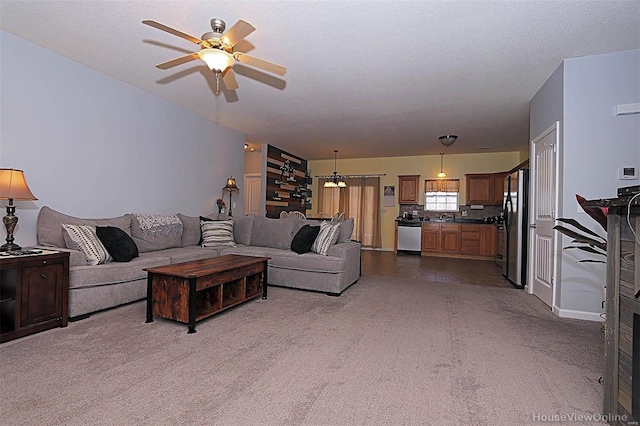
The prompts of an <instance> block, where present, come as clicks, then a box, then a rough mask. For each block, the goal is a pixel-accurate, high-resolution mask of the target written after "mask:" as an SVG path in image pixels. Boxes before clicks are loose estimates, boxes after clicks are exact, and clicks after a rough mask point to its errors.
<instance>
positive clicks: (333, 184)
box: [324, 149, 347, 188]
mask: <svg viewBox="0 0 640 426" xmlns="http://www.w3.org/2000/svg"><path fill="white" fill-rule="evenodd" d="M333 152H334V158H333V177H332V178H331V179H330V180H327V181H326V182H325V183H324V187H325V188H346V187H347V183H346V182H345V181H344V178H343V177H342V176H338V168H337V162H338V150H337V149H334V150H333Z"/></svg>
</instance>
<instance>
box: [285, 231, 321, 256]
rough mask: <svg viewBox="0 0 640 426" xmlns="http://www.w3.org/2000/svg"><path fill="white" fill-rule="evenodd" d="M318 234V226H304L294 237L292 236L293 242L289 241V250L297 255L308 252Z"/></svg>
mask: <svg viewBox="0 0 640 426" xmlns="http://www.w3.org/2000/svg"><path fill="white" fill-rule="evenodd" d="M319 232H320V227H319V226H309V225H304V226H303V227H302V228H300V230H299V231H298V232H297V233H296V235H294V237H293V240H292V241H291V250H293V251H295V252H296V253H298V254H302V253H308V252H310V251H311V246H312V245H313V242H314V241H315V240H316V237H317V236H318V233H319Z"/></svg>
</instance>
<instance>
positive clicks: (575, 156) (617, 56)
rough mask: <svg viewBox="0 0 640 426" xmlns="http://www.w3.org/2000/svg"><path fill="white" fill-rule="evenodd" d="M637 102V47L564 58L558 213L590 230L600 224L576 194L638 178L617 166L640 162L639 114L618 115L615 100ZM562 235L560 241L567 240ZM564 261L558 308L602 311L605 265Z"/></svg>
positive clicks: (611, 192) (609, 194)
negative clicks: (561, 194) (620, 172)
mask: <svg viewBox="0 0 640 426" xmlns="http://www.w3.org/2000/svg"><path fill="white" fill-rule="evenodd" d="M638 102H640V50H629V51H624V52H616V53H610V54H604V55H594V56H584V57H580V58H572V59H567V60H565V61H564V119H565V122H564V148H563V150H564V160H563V163H562V167H563V171H564V172H563V173H564V176H563V181H562V186H563V191H564V195H565V196H564V197H563V202H562V206H561V211H560V212H559V213H560V214H561V215H562V216H563V217H573V218H575V219H576V220H578V221H579V222H580V223H582V224H584V225H586V226H588V227H589V228H591V229H592V230H594V231H597V232H599V233H600V234H601V235H605V233H604V231H603V230H602V228H600V227H599V225H598V224H597V223H596V222H595V221H594V220H593V219H591V218H590V217H589V216H588V215H587V214H586V213H583V212H582V210H578V205H577V202H576V201H575V194H580V195H582V196H584V197H586V198H587V199H596V198H615V197H616V195H617V188H618V187H621V186H629V185H634V184H635V185H637V184H638V183H639V182H638V181H637V180H635V181H629V180H619V179H618V169H619V168H620V167H625V166H632V167H636V168H639V167H640V115H638V114H635V115H626V116H616V115H615V109H616V105H619V104H629V103H638ZM569 241H570V240H569V238H567V237H564V241H563V245H566V244H568V243H569ZM584 257H585V256H584V255H580V254H579V253H577V252H573V253H569V252H567V253H566V254H565V255H564V256H563V263H562V277H561V278H562V308H563V309H566V310H569V311H572V310H585V311H589V312H602V305H601V303H602V300H603V299H604V290H603V286H604V285H605V277H606V268H605V267H604V265H600V264H584V263H580V264H576V263H575V260H577V259H578V258H584Z"/></svg>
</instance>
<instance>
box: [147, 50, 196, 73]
mask: <svg viewBox="0 0 640 426" xmlns="http://www.w3.org/2000/svg"><path fill="white" fill-rule="evenodd" d="M195 59H200V57H199V56H198V54H197V53H189V54H188V55H185V56H181V57H179V58H176V59H172V60H170V61H167V62H163V63H161V64H158V65H156V68H160V69H161V70H168V69H169V68H172V67H175V66H176V65H181V64H184V63H186V62H190V61H193V60H195Z"/></svg>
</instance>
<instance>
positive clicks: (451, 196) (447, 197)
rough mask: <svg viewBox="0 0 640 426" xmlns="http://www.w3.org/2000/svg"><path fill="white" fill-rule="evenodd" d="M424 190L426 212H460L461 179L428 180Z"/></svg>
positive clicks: (425, 182)
mask: <svg viewBox="0 0 640 426" xmlns="http://www.w3.org/2000/svg"><path fill="white" fill-rule="evenodd" d="M424 190H425V192H424V209H425V211H435V212H457V211H458V206H459V204H460V180H459V179H426V180H425V181H424Z"/></svg>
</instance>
